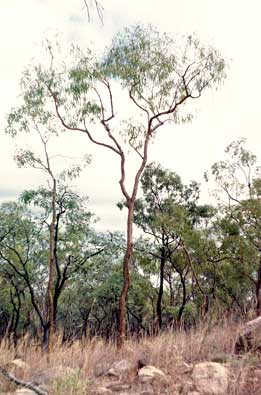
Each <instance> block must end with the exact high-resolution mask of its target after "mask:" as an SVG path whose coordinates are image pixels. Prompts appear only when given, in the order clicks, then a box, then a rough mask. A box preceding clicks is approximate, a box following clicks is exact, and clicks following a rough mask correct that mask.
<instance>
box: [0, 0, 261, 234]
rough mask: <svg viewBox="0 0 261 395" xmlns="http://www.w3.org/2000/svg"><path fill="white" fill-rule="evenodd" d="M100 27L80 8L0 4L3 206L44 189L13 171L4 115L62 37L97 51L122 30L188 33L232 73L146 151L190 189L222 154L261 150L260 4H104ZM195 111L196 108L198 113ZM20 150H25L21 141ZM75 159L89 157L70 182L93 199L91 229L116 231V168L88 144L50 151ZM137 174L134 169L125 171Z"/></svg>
mask: <svg viewBox="0 0 261 395" xmlns="http://www.w3.org/2000/svg"><path fill="white" fill-rule="evenodd" d="M101 2H102V3H103V6H104V24H103V25H102V24H101V23H100V22H99V19H98V18H97V17H96V16H95V15H93V20H92V22H91V23H88V19H87V13H86V11H85V10H84V7H83V4H84V2H83V0H23V1H22V0H0V37H1V40H0V51H1V62H0V86H1V89H0V130H1V144H0V200H1V201H3V200H10V199H14V198H16V197H17V196H18V195H19V193H21V192H22V191H23V189H25V188H32V187H35V186H37V185H39V183H44V181H45V179H44V177H43V176H41V175H40V174H39V173H38V172H37V171H35V170H30V169H18V168H17V167H16V165H15V164H14V162H13V159H12V156H13V154H14V149H15V145H18V142H16V141H15V140H11V139H10V138H9V137H7V136H5V134H4V127H5V114H6V113H7V112H8V111H9V110H10V108H11V107H12V106H14V105H15V103H16V98H17V96H18V95H19V91H20V88H19V80H20V76H21V72H22V70H23V69H24V68H25V66H26V65H28V64H29V63H30V60H31V59H32V58H35V59H37V58H38V56H39V53H40V43H41V42H42V41H43V40H44V39H45V38H46V37H49V38H51V37H54V35H55V34H56V33H59V34H60V35H61V37H62V38H61V40H63V42H67V43H69V42H74V43H76V44H78V45H79V46H80V47H82V48H86V47H87V46H88V45H89V43H90V41H91V42H92V45H94V46H98V47H99V48H102V47H103V46H104V45H105V44H108V43H109V40H110V38H111V37H112V36H113V35H114V34H115V33H116V32H117V31H118V30H119V29H121V28H122V27H124V26H126V25H130V24H134V23H136V22H142V23H147V22H149V23H152V24H154V25H155V26H156V27H158V28H159V29H160V30H164V31H167V32H172V33H192V32H195V33H197V35H198V36H199V38H201V39H202V40H203V41H204V42H205V43H209V44H210V45H212V46H215V47H216V48H217V49H218V50H219V51H220V52H221V53H222V55H223V56H224V57H225V58H226V59H227V60H228V62H229V63H230V67H229V70H228V73H227V74H228V76H227V79H226V81H225V83H224V85H223V86H221V87H220V89H219V91H209V92H208V93H207V94H205V95H203V97H202V98H201V99H200V100H199V101H198V102H197V103H194V102H193V104H192V105H193V106H194V109H195V110H196V111H197V114H196V118H195V119H194V121H193V122H192V123H191V124H187V125H183V126H179V127H177V126H176V125H173V126H171V127H167V128H165V129H164V128H163V129H161V130H160V132H159V134H158V137H157V138H156V141H155V143H154V144H153V146H152V147H151V150H150V161H152V160H155V161H158V162H160V163H161V164H162V165H163V166H165V167H167V168H169V169H171V170H173V171H176V172H177V173H178V174H179V175H180V176H181V177H182V179H183V180H184V182H188V181H189V180H191V179H194V180H196V181H198V182H201V183H202V189H203V191H204V195H203V196H204V198H205V199H207V198H208V195H207V188H206V186H205V185H204V181H203V173H204V171H206V170H208V169H209V168H210V166H211V164H213V162H215V161H218V160H221V159H222V158H223V151H224V148H225V147H226V145H228V144H229V143H230V142H231V141H232V140H234V139H236V138H238V137H246V138H247V139H248V143H249V147H250V149H252V150H253V151H254V152H255V153H256V154H257V155H260V148H259V147H260V146H261V110H260V92H261V77H260V70H261V45H260V38H261V23H260V15H261V2H260V1H259V0H249V1H244V0H219V1H216V0H215V1H214V0H182V1H180V0H161V1H157V0H101ZM195 106H196V107H195ZM24 143H26V144H27V145H28V144H30V141H24V142H21V141H19V144H20V145H21V144H24ZM61 146H63V147H62V149H63V150H65V151H66V150H67V151H68V153H70V154H71V155H74V156H78V155H80V154H83V153H92V155H93V162H92V165H91V166H90V167H88V168H87V169H86V170H85V171H84V173H83V175H82V176H81V178H80V179H79V180H78V181H77V187H78V189H79V190H80V191H81V192H82V193H84V194H86V195H88V196H89V197H90V208H91V209H92V210H93V211H94V212H95V213H96V215H97V216H98V217H100V222H99V225H98V228H99V229H100V230H104V231H106V230H107V229H109V230H114V229H122V228H123V226H124V218H123V215H122V212H119V210H118V209H117V208H116V207H115V205H116V203H117V201H119V200H120V199H121V194H120V189H119V185H118V179H119V168H118V162H117V160H116V158H114V157H113V155H112V154H111V153H110V152H106V151H105V150H101V149H100V148H97V147H96V148H94V147H91V146H90V144H89V142H88V141H87V139H86V137H85V136H80V135H79V136H76V135H74V136H69V135H67V136H64V138H63V139H62V140H60V142H59V145H57V153H59V149H60V147H61ZM131 168H133V169H135V163H131Z"/></svg>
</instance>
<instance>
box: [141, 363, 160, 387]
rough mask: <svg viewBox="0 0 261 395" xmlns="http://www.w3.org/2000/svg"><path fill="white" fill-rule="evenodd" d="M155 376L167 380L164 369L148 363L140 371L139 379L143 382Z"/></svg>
mask: <svg viewBox="0 0 261 395" xmlns="http://www.w3.org/2000/svg"><path fill="white" fill-rule="evenodd" d="M155 378H160V379H163V380H164V381H165V380H167V377H166V376H165V374H164V373H163V372H162V370H160V369H158V368H155V366H150V365H147V366H144V367H143V368H141V369H140V370H139V371H138V379H139V382H141V383H147V382H150V381H152V380H153V379H155Z"/></svg>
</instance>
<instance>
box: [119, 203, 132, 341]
mask: <svg viewBox="0 0 261 395" xmlns="http://www.w3.org/2000/svg"><path fill="white" fill-rule="evenodd" d="M133 212H134V201H132V202H130V203H129V207H128V221H127V248H126V252H125V255H124V261H123V287H122V291H121V295H120V302H119V337H118V346H119V347H121V346H122V345H123V343H124V340H125V336H126V302H127V296H128V290H129V287H130V264H131V257H132V252H133Z"/></svg>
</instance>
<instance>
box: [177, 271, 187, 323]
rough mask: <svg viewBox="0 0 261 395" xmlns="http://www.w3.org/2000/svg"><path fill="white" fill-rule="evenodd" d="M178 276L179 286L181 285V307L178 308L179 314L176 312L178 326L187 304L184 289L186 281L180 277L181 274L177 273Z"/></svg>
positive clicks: (185, 290)
mask: <svg viewBox="0 0 261 395" xmlns="http://www.w3.org/2000/svg"><path fill="white" fill-rule="evenodd" d="M179 276H180V281H181V285H182V305H181V306H180V308H179V312H178V324H180V321H181V318H182V315H183V312H184V309H185V306H186V303H187V289H186V281H185V278H184V277H183V276H182V274H181V273H179Z"/></svg>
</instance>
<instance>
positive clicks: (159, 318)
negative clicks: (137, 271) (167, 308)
mask: <svg viewBox="0 0 261 395" xmlns="http://www.w3.org/2000/svg"><path fill="white" fill-rule="evenodd" d="M165 262H166V259H165V257H164V247H163V248H162V251H161V258H160V284H159V293H158V299H157V321H158V329H161V328H162V306H161V303H162V297H163V287H164V268H165Z"/></svg>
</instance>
